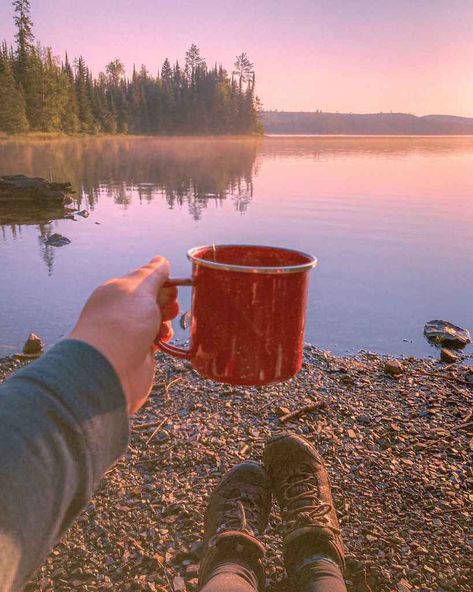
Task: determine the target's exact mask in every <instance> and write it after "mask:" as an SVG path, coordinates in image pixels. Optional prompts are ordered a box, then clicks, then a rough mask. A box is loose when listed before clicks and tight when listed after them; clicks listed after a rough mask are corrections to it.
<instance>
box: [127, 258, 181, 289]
mask: <svg viewBox="0 0 473 592" xmlns="http://www.w3.org/2000/svg"><path fill="white" fill-rule="evenodd" d="M169 269H170V265H169V261H168V260H167V259H165V258H164V257H161V256H159V255H158V256H157V257H153V259H151V261H150V262H149V263H147V264H146V265H143V266H142V267H139V268H138V269H135V270H134V271H132V272H131V273H129V274H128V275H127V276H125V277H126V278H127V279H129V280H130V281H132V282H134V283H135V284H136V288H139V289H143V290H146V291H148V292H149V293H151V294H152V295H153V296H154V298H157V296H158V293H159V291H160V290H161V287H162V285H163V284H164V282H165V281H166V280H167V279H168V278H169Z"/></svg>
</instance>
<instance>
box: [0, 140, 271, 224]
mask: <svg viewBox="0 0 473 592" xmlns="http://www.w3.org/2000/svg"><path fill="white" fill-rule="evenodd" d="M260 144H261V139H259V138H243V139H242V138H192V137H191V138H153V137H151V138H149V137H147V138H143V137H129V138H127V137H124V138H123V137H122V138H84V139H66V140H56V141H52V142H31V143H27V144H18V143H17V144H14V145H13V144H8V143H3V144H2V143H0V162H2V170H1V171H0V174H1V173H2V171H4V172H11V171H12V170H15V171H18V170H21V172H24V173H25V174H33V173H34V174H36V175H43V176H45V175H51V176H52V177H53V178H54V179H58V180H68V181H69V180H70V181H72V183H73V185H74V187H75V188H76V189H77V190H80V191H79V193H78V196H79V207H80V208H83V207H87V208H90V209H93V208H94V205H95V204H96V203H97V201H98V200H99V199H100V197H101V196H104V195H108V196H110V197H111V198H113V200H114V201H115V203H117V204H118V205H120V206H123V207H125V208H126V207H127V206H128V204H129V203H130V200H131V198H132V194H135V195H138V198H139V199H140V200H145V201H151V200H152V199H155V198H156V197H164V199H165V200H166V202H167V203H168V204H169V207H170V208H174V207H177V206H179V207H182V206H184V205H186V204H187V207H188V210H189V213H190V214H191V216H192V217H193V218H195V219H199V218H201V216H202V213H203V211H204V210H205V208H206V207H207V206H208V204H209V202H214V203H217V204H222V203H223V202H224V201H225V200H226V199H227V198H228V197H231V199H232V201H233V203H234V205H235V209H236V211H237V212H240V213H244V212H245V211H246V208H247V206H248V203H249V202H250V201H251V198H252V196H253V186H252V177H253V173H254V165H255V159H256V154H257V151H258V148H259V146H260Z"/></svg>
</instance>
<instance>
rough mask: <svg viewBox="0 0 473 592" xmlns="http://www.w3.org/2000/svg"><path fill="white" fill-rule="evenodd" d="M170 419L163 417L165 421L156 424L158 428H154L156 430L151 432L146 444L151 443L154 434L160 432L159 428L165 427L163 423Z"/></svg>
mask: <svg viewBox="0 0 473 592" xmlns="http://www.w3.org/2000/svg"><path fill="white" fill-rule="evenodd" d="M167 421H168V418H167V417H165V418H164V419H163V421H161V422H160V423H159V425H157V426H156V429H155V430H154V432H153V433H152V434H151V436H150V437H149V438H148V439H147V440H146V444H149V443H150V442H151V440H152V439H153V438H154V436H155V435H156V434H157V433H158V432H159V430H160V429H161V428H162V427H163V425H164V424H165V423H166V422H167Z"/></svg>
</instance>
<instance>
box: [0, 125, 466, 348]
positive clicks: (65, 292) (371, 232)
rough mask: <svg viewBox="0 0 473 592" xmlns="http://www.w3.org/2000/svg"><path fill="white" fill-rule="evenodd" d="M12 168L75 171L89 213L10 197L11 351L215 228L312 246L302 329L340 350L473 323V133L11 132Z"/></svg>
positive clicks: (2, 317) (1, 259)
mask: <svg viewBox="0 0 473 592" xmlns="http://www.w3.org/2000/svg"><path fill="white" fill-rule="evenodd" d="M12 173H25V174H33V175H40V176H44V177H51V178H54V179H56V180H70V181H72V182H73V184H74V187H75V188H76V189H77V199H78V207H79V208H80V209H82V208H86V209H88V210H90V216H89V217H88V218H81V217H79V216H76V217H75V220H69V219H62V220H55V221H52V222H48V217H49V216H51V215H52V213H51V212H35V213H34V216H33V218H32V217H31V216H30V217H29V218H28V216H25V213H22V214H21V215H20V214H19V213H18V212H12V211H11V210H5V209H4V208H3V209H1V208H0V224H1V233H0V269H1V276H0V303H1V304H0V355H2V354H7V353H10V352H13V351H16V350H18V349H19V348H20V347H21V345H22V343H23V341H24V339H25V337H26V336H27V334H28V333H29V332H30V331H34V332H36V333H38V334H39V335H41V336H42V337H43V338H44V339H45V341H46V342H47V343H48V345H50V344H52V343H54V342H55V341H57V340H58V339H60V338H61V337H62V336H63V335H64V334H66V333H67V331H68V330H69V329H70V328H71V326H72V324H73V322H74V319H75V318H76V316H77V314H78V312H79V310H80V308H81V305H82V303H83V302H84V300H85V299H86V297H87V295H88V294H89V293H90V291H91V290H92V289H93V288H94V286H96V285H97V284H98V283H99V282H101V281H102V280H104V279H106V278H108V277H110V276H113V275H116V274H122V273H124V272H125V271H127V270H128V269H130V268H133V267H135V266H138V265H140V264H141V263H143V262H145V261H147V259H148V258H150V257H151V256H152V255H154V254H156V253H161V254H164V255H165V256H166V257H168V258H169V259H170V261H171V263H172V266H173V275H176V276H184V275H186V274H188V272H189V265H188V262H187V260H186V257H185V253H186V251H187V249H188V248H190V247H192V246H195V245H200V244H207V243H212V242H215V243H223V242H239V243H263V244H265V243H266V244H279V245H286V246H292V247H295V248H299V249H303V250H305V251H310V252H313V253H314V254H316V255H317V256H318V258H319V263H320V264H319V267H317V268H316V270H315V271H314V273H313V276H312V285H311V292H310V300H309V310H308V325H307V332H306V341H310V342H312V343H315V344H317V345H319V346H320V347H323V348H327V349H330V350H332V351H334V352H336V353H344V352H346V351H350V352H353V351H358V350H359V349H361V348H364V349H369V350H375V351H380V352H384V353H396V354H399V353H401V354H418V355H428V354H432V353H433V351H432V349H431V348H430V347H429V346H428V344H427V343H426V342H425V340H424V337H423V334H422V331H423V326H424V323H425V321H427V320H431V319H434V318H442V319H446V320H450V321H452V322H454V323H457V324H460V325H462V326H465V327H467V328H469V329H470V330H473V138H363V137H359V138H317V137H299V138H294V137H272V138H265V139H264V140H262V139H260V140H258V139H245V140H241V139H202V138H200V139H186V138H180V139H166V138H164V139H158V138H117V139H85V140H84V139H68V140H56V141H51V142H38V143H29V144H22V143H16V142H3V143H1V142H0V174H12ZM53 232H59V233H61V234H63V235H65V236H67V237H68V238H70V239H71V241H72V242H71V244H70V245H67V246H65V247H62V248H55V247H46V246H45V245H44V243H43V240H42V239H44V237H47V236H48V235H49V234H51V233H53ZM182 302H183V308H184V309H186V308H187V307H188V303H189V294H188V292H186V289H183V293H182ZM470 351H471V348H470Z"/></svg>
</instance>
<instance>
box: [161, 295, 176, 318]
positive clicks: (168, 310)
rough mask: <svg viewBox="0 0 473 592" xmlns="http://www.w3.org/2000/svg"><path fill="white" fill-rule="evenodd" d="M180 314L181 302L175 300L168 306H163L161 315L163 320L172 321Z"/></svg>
mask: <svg viewBox="0 0 473 592" xmlns="http://www.w3.org/2000/svg"><path fill="white" fill-rule="evenodd" d="M178 314H179V302H178V301H177V300H173V301H172V302H170V303H169V304H167V305H166V306H164V307H162V308H161V317H162V320H163V321H170V320H172V319H175V318H176V317H177V315H178Z"/></svg>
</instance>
